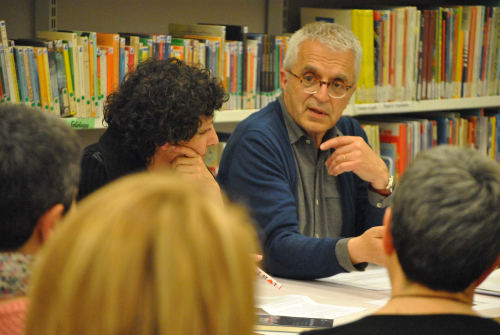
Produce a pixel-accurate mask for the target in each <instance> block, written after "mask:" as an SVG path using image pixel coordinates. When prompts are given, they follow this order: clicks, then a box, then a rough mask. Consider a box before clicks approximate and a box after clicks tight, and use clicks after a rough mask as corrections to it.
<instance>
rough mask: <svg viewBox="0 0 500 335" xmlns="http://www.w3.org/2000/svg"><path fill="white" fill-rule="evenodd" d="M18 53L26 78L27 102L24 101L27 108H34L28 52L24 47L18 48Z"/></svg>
mask: <svg viewBox="0 0 500 335" xmlns="http://www.w3.org/2000/svg"><path fill="white" fill-rule="evenodd" d="M19 50H20V53H21V54H22V55H23V62H24V63H23V64H24V74H25V76H26V84H27V86H26V87H27V88H28V101H26V105H27V106H31V107H35V102H34V101H35V98H34V96H33V82H32V80H31V71H30V65H29V51H28V48H26V47H21V48H19Z"/></svg>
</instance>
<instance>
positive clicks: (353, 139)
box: [320, 136, 389, 190]
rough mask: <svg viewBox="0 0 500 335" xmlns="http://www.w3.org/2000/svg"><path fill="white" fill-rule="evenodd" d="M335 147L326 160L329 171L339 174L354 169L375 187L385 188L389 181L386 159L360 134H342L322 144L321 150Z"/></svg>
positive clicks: (335, 174)
mask: <svg viewBox="0 0 500 335" xmlns="http://www.w3.org/2000/svg"><path fill="white" fill-rule="evenodd" d="M331 148H334V149H335V151H334V152H333V154H331V155H330V157H328V159H327V160H326V164H325V165H326V166H327V167H328V173H329V174H331V175H334V176H338V175H339V174H341V173H344V172H349V171H352V172H354V173H355V174H357V175H358V176H359V177H360V178H361V179H363V180H365V181H367V182H369V183H371V185H372V187H373V188H374V189H379V190H380V189H384V188H385V187H386V186H387V184H388V183H389V171H388V170H387V165H385V163H384V161H383V160H382V159H381V158H380V157H379V156H378V155H377V154H376V153H375V152H374V151H373V150H372V149H371V148H370V147H369V146H368V144H367V143H366V142H365V141H364V140H363V138H362V137H359V136H340V137H336V138H332V139H330V140H328V141H326V142H325V143H322V144H321V145H320V149H321V150H328V149H331Z"/></svg>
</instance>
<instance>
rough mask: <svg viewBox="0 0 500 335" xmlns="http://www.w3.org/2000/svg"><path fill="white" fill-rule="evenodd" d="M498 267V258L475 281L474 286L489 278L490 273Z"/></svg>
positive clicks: (499, 258)
mask: <svg viewBox="0 0 500 335" xmlns="http://www.w3.org/2000/svg"><path fill="white" fill-rule="evenodd" d="M499 265H500V256H498V257H497V259H496V260H495V261H494V262H493V264H491V266H490V267H489V268H488V270H486V271H485V272H484V273H483V274H482V275H481V277H479V279H478V280H476V286H479V285H480V284H481V283H482V282H483V281H484V280H485V279H486V277H488V276H489V274H490V273H492V272H493V271H494V270H495V269H496V268H497V267H498V266H499Z"/></svg>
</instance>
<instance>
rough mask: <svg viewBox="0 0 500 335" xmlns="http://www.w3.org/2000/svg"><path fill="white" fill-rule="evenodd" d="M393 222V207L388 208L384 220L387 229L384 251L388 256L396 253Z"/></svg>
mask: <svg viewBox="0 0 500 335" xmlns="http://www.w3.org/2000/svg"><path fill="white" fill-rule="evenodd" d="M391 220H392V209H391V207H387V208H386V209H385V214H384V219H383V220H382V221H383V223H384V227H385V232H384V239H383V242H384V251H385V253H386V254H387V255H390V254H392V253H393V252H394V243H393V240H392V234H391Z"/></svg>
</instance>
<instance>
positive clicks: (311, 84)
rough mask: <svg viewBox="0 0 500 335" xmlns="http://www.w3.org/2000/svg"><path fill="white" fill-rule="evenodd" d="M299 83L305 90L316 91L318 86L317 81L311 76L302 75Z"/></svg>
mask: <svg viewBox="0 0 500 335" xmlns="http://www.w3.org/2000/svg"><path fill="white" fill-rule="evenodd" d="M301 84H302V87H303V88H304V89H305V90H307V91H310V92H313V91H317V90H318V88H319V82H318V81H317V80H316V79H314V77H312V76H304V77H303V78H302V83H301Z"/></svg>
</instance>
